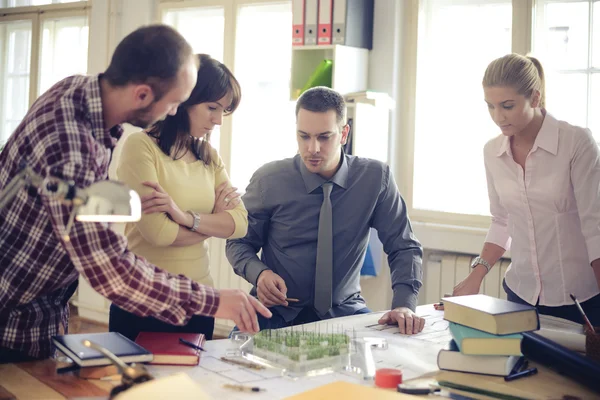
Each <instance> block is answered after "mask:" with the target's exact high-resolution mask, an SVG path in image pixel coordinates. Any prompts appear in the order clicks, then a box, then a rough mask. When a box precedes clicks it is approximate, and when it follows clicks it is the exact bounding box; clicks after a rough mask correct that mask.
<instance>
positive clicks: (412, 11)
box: [394, 0, 535, 253]
mask: <svg viewBox="0 0 600 400" xmlns="http://www.w3.org/2000/svg"><path fill="white" fill-rule="evenodd" d="M482 2H489V3H495V2H496V1H495V0H489V1H485V0H483V1H482ZM453 3H454V2H453ZM465 3H466V4H472V2H468V1H467V2H465ZM425 6H426V3H425V1H422V0H410V1H407V2H406V3H405V5H404V10H403V11H404V12H403V14H404V18H403V22H404V24H405V27H406V28H405V31H404V34H403V38H404V40H402V41H401V43H399V46H400V47H401V51H402V58H403V60H404V65H403V68H400V69H399V71H398V81H399V82H402V83H401V86H404V89H403V90H402V92H401V93H400V95H399V96H398V98H399V100H400V101H398V104H399V105H400V107H397V109H396V114H397V115H396V118H397V120H398V121H399V123H398V126H397V127H396V129H397V130H396V136H397V138H398V140H397V141H398V146H397V149H396V151H395V154H396V160H401V161H400V163H399V165H397V166H394V167H395V168H394V169H395V172H396V176H397V178H396V179H397V180H398V186H399V188H400V190H401V192H402V194H403V197H404V200H405V202H406V205H407V208H408V213H409V215H410V217H411V221H413V223H414V224H416V225H423V226H425V227H426V228H427V227H429V226H436V225H438V226H444V227H445V228H444V230H448V229H449V230H451V231H452V232H461V231H462V232H467V233H473V232H479V234H481V233H482V230H487V228H488V227H489V226H490V223H491V217H490V216H482V215H473V214H458V213H450V212H442V211H430V210H423V209H418V208H415V207H414V206H413V193H414V184H415V182H414V159H415V137H416V134H417V132H416V115H417V114H416V106H415V104H414V103H415V101H414V99H416V97H417V88H416V82H417V63H418V62H417V56H418V39H419V34H420V33H421V32H420V31H419V27H420V26H422V25H423V22H424V21H423V18H425V15H424V14H423V8H424V7H425ZM534 7H535V0H512V19H513V21H512V30H511V32H512V41H511V49H512V51H513V52H515V53H519V54H528V53H530V52H531V49H532V46H533V34H532V33H533V29H534V27H535V25H534V10H535V8H534ZM414 21H417V23H414ZM482 151H483V149H482ZM478 252H479V250H477V253H478Z"/></svg>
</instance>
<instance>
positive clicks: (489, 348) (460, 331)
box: [450, 322, 523, 356]
mask: <svg viewBox="0 0 600 400" xmlns="http://www.w3.org/2000/svg"><path fill="white" fill-rule="evenodd" d="M450 333H451V334H452V337H453V338H454V341H455V342H456V345H457V346H458V349H459V350H460V352H461V353H463V354H471V355H481V356H520V355H521V339H522V338H523V335H521V334H520V333H514V334H512V335H494V334H491V333H487V332H484V331H480V330H478V329H473V328H470V327H468V326H465V325H460V324H457V323H455V322H450Z"/></svg>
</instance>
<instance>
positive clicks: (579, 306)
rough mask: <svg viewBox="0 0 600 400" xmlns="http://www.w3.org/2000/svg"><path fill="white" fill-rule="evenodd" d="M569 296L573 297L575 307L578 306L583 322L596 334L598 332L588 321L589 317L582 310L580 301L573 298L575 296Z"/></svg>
mask: <svg viewBox="0 0 600 400" xmlns="http://www.w3.org/2000/svg"><path fill="white" fill-rule="evenodd" d="M569 296H571V299H573V301H574V302H575V305H576V306H577V309H578V310H579V312H580V313H581V316H582V317H583V320H584V321H585V323H586V325H587V326H588V328H589V329H590V333H595V332H596V330H595V329H594V326H593V325H592V323H591V322H590V320H589V319H588V317H587V315H585V312H584V311H583V308H581V304H579V300H577V297H575V296H573V294H570V295H569Z"/></svg>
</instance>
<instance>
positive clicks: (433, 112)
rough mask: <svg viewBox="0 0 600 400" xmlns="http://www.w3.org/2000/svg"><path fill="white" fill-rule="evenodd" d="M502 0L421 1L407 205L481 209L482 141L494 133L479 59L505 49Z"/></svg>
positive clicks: (507, 18)
mask: <svg viewBox="0 0 600 400" xmlns="http://www.w3.org/2000/svg"><path fill="white" fill-rule="evenodd" d="M511 21H512V6H511V2H510V0H504V1H502V0H499V1H494V0H492V1H490V0H478V1H475V0H472V1H462V2H461V1H449V0H426V1H423V2H422V9H421V19H420V21H419V23H420V25H421V27H420V31H419V39H418V49H419V50H418V54H419V58H418V64H417V99H416V121H415V162H414V178H413V199H412V200H413V203H412V204H413V208H414V209H419V210H428V211H438V212H447V213H454V214H479V215H486V214H487V213H488V210H489V205H488V197H487V190H486V181H485V171H484V169H483V151H482V149H483V146H484V144H485V143H486V142H487V141H488V140H489V139H490V138H492V137H493V136H495V135H497V134H498V133H499V132H498V130H497V129H496V128H495V125H494V124H493V122H492V121H491V119H490V117H489V114H488V112H487V109H486V107H485V103H484V100H483V91H482V87H481V80H482V78H483V73H484V71H485V68H486V66H487V64H488V63H489V62H490V61H491V60H492V59H494V58H497V57H500V56H503V55H504V54H506V53H510V50H511Z"/></svg>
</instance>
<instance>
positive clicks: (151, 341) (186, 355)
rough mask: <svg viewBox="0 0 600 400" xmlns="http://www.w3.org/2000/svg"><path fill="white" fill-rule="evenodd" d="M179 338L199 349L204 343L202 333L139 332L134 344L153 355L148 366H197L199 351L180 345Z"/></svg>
mask: <svg viewBox="0 0 600 400" xmlns="http://www.w3.org/2000/svg"><path fill="white" fill-rule="evenodd" d="M179 338H182V339H184V340H187V341H188V342H191V343H193V344H195V345H197V346H200V347H202V346H203V345H204V342H205V341H206V339H205V337H204V335H203V334H202V333H164V332H140V333H139V334H138V336H137V338H136V339H135V342H136V343H137V344H139V345H140V346H142V347H143V348H145V349H146V350H148V351H149V352H151V353H152V354H154V359H153V360H152V361H151V362H150V363H149V364H160V365H198V363H199V362H200V350H197V349H194V348H192V347H190V346H186V345H185V344H182V343H181V342H180V341H179Z"/></svg>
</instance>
